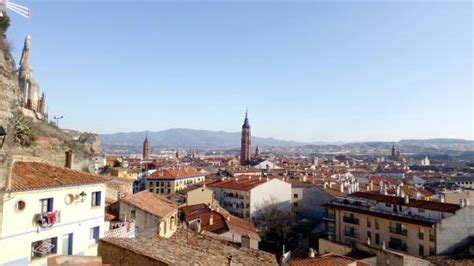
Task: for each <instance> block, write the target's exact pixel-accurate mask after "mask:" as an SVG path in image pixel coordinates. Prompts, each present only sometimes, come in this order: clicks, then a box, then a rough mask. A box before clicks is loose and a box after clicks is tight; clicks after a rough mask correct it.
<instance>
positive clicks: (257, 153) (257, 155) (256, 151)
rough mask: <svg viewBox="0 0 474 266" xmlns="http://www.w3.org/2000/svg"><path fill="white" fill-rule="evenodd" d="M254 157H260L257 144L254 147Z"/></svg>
mask: <svg viewBox="0 0 474 266" xmlns="http://www.w3.org/2000/svg"><path fill="white" fill-rule="evenodd" d="M254 156H255V159H259V157H260V149H259V148H258V145H257V148H255V155H254Z"/></svg>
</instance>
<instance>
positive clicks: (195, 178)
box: [145, 168, 205, 195]
mask: <svg viewBox="0 0 474 266" xmlns="http://www.w3.org/2000/svg"><path fill="white" fill-rule="evenodd" d="M204 180H205V176H204V174H203V173H201V172H199V171H196V170H195V169H192V168H168V169H160V170H157V171H156V172H154V173H152V174H151V175H150V176H148V177H147V178H146V181H145V190H147V191H149V192H153V193H156V194H160V195H171V194H174V193H176V191H178V190H181V189H185V188H186V187H188V186H190V185H193V184H196V183H199V182H203V181H204Z"/></svg>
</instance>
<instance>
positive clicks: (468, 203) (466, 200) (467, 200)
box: [464, 198, 471, 206]
mask: <svg viewBox="0 0 474 266" xmlns="http://www.w3.org/2000/svg"><path fill="white" fill-rule="evenodd" d="M464 203H465V204H466V206H471V200H470V199H469V198H465V199H464Z"/></svg>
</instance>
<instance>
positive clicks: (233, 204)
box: [207, 176, 291, 220]
mask: <svg viewBox="0 0 474 266" xmlns="http://www.w3.org/2000/svg"><path fill="white" fill-rule="evenodd" d="M207 187H208V188H210V189H212V190H213V191H214V197H215V199H216V200H217V201H218V202H219V204H220V205H221V206H222V207H223V208H225V209H226V210H228V211H229V212H230V213H231V214H233V215H235V216H238V217H241V218H244V219H248V220H251V218H252V216H253V215H254V214H255V212H256V211H258V210H259V209H260V208H262V207H265V206H266V205H269V204H277V205H278V207H279V208H281V209H285V210H288V211H290V210H291V184H289V183H287V182H284V181H281V180H280V179H277V178H272V179H269V178H266V177H262V176H239V177H235V178H223V179H221V180H217V181H214V182H211V183H208V184H207Z"/></svg>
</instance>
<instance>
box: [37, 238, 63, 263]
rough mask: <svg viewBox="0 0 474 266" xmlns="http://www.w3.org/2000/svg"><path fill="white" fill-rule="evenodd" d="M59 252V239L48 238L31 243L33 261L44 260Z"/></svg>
mask: <svg viewBox="0 0 474 266" xmlns="http://www.w3.org/2000/svg"><path fill="white" fill-rule="evenodd" d="M57 250H58V238H57V237H53V238H48V239H44V240H40V241H36V242H33V243H31V259H32V260H34V259H36V258H42V257H45V256H48V255H50V254H56V253H57Z"/></svg>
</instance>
